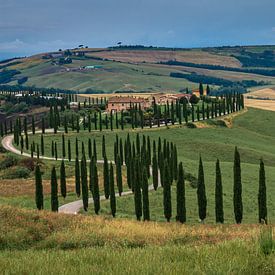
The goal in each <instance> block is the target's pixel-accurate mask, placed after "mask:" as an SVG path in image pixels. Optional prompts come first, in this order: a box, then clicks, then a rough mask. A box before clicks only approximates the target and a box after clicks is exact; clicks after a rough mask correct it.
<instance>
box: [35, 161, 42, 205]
mask: <svg viewBox="0 0 275 275" xmlns="http://www.w3.org/2000/svg"><path fill="white" fill-rule="evenodd" d="M35 203H36V207H37V209H38V210H41V209H43V208H44V197H43V185H42V177H41V172H40V167H39V165H38V164H37V165H36V167H35Z"/></svg>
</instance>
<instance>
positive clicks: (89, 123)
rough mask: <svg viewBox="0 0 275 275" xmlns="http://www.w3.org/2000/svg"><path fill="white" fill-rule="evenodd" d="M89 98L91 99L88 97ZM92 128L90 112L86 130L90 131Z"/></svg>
mask: <svg viewBox="0 0 275 275" xmlns="http://www.w3.org/2000/svg"><path fill="white" fill-rule="evenodd" d="M89 100H91V99H90V98H89ZM91 130H92V120H91V114H89V115H88V131H89V132H91Z"/></svg>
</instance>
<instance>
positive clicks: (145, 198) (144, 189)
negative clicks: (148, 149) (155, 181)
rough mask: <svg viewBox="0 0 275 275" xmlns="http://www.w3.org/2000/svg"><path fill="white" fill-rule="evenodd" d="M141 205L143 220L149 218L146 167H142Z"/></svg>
mask: <svg viewBox="0 0 275 275" xmlns="http://www.w3.org/2000/svg"><path fill="white" fill-rule="evenodd" d="M142 206H143V220H144V221H149V220H150V207H149V195H148V177H147V171H146V168H145V167H143V169H142Z"/></svg>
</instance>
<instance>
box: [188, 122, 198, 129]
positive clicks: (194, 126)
mask: <svg viewBox="0 0 275 275" xmlns="http://www.w3.org/2000/svg"><path fill="white" fill-rule="evenodd" d="M186 127H187V128H190V129H194V128H197V126H196V125H195V124H194V123H192V122H188V123H186Z"/></svg>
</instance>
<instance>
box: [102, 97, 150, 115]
mask: <svg viewBox="0 0 275 275" xmlns="http://www.w3.org/2000/svg"><path fill="white" fill-rule="evenodd" d="M134 105H138V106H140V108H141V109H142V110H144V109H146V108H149V107H151V102H150V101H149V100H148V99H144V98H136V97H132V96H113V97H110V98H109V100H108V104H107V111H108V112H111V111H114V112H120V111H122V110H129V109H130V108H131V107H133V106H134Z"/></svg>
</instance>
